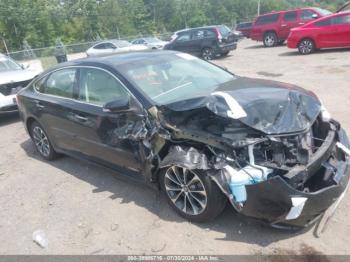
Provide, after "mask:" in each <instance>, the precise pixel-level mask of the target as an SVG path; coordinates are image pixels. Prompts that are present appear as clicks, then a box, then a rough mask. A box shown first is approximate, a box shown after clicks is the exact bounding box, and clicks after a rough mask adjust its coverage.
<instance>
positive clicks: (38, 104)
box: [35, 101, 45, 109]
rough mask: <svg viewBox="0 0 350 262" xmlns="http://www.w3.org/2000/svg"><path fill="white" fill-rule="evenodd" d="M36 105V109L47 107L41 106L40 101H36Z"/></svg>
mask: <svg viewBox="0 0 350 262" xmlns="http://www.w3.org/2000/svg"><path fill="white" fill-rule="evenodd" d="M35 105H36V107H37V108H39V109H43V108H45V106H43V105H42V104H41V102H40V101H35Z"/></svg>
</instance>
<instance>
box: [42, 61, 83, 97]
mask: <svg viewBox="0 0 350 262" xmlns="http://www.w3.org/2000/svg"><path fill="white" fill-rule="evenodd" d="M76 73H77V70H76V69H75V68H67V69H62V70H59V71H56V72H53V73H52V74H51V75H50V76H49V77H48V78H47V80H46V84H45V86H44V88H43V87H39V90H41V91H44V93H45V94H49V95H55V96H60V97H66V98H73V90H74V86H75V84H76ZM43 89H44V90H43Z"/></svg>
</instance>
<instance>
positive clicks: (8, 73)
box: [0, 54, 42, 114]
mask: <svg viewBox="0 0 350 262" xmlns="http://www.w3.org/2000/svg"><path fill="white" fill-rule="evenodd" d="M41 72H42V68H37V69H33V68H30V67H29V66H28V65H26V66H25V65H20V64H18V63H17V62H16V61H14V60H13V59H11V58H10V57H8V56H5V55H2V54H0V114H6V113H12V112H17V104H16V94H17V92H18V91H19V90H20V89H22V88H23V87H26V86H27V85H28V84H29V82H30V81H31V80H32V79H33V78H34V77H35V76H37V75H38V74H40V73H41Z"/></svg>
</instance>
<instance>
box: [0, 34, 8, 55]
mask: <svg viewBox="0 0 350 262" xmlns="http://www.w3.org/2000/svg"><path fill="white" fill-rule="evenodd" d="M0 38H1V40H2V43H3V44H4V47H5V50H6V55H9V50H8V48H7V45H6V41H5V39H4V38H3V37H1V36H0Z"/></svg>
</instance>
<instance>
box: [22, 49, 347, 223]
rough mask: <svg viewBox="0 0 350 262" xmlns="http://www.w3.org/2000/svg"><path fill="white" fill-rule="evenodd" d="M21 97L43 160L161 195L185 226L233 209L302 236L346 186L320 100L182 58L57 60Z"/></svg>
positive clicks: (334, 132)
mask: <svg viewBox="0 0 350 262" xmlns="http://www.w3.org/2000/svg"><path fill="white" fill-rule="evenodd" d="M17 100H18V106H19V109H20V115H21V117H22V119H23V121H24V125H25V127H26V129H27V130H28V133H29V135H30V137H31V138H32V140H33V141H34V143H35V146H36V148H37V150H38V152H39V153H40V155H41V156H42V157H44V158H45V159H47V160H52V159H54V158H55V157H56V156H57V154H59V153H61V154H66V155H70V156H74V157H78V158H83V159H88V160H90V161H93V162H95V163H98V164H101V165H103V166H105V167H108V168H112V169H114V170H116V171H118V173H120V174H123V175H126V176H129V177H131V178H133V179H139V180H142V181H145V182H146V183H149V184H150V185H154V186H155V187H157V188H158V187H160V188H161V189H162V191H164V193H165V195H166V197H167V199H168V202H169V203H170V205H171V206H172V207H173V208H174V209H175V210H176V211H177V212H178V213H179V214H180V215H181V216H183V217H185V218H187V219H189V220H191V221H195V222H205V221H208V220H210V219H213V218H215V217H216V216H217V215H219V214H220V213H221V211H222V210H223V208H224V207H225V205H226V203H227V200H228V201H229V202H230V204H231V205H232V206H233V208H235V209H236V210H237V211H238V212H239V213H241V214H243V215H246V216H249V217H253V218H257V219H260V220H262V221H264V222H266V223H268V224H270V225H273V226H288V227H304V226H307V225H310V224H312V223H313V222H316V221H319V220H320V218H321V217H322V216H323V215H324V214H325V213H327V212H328V211H329V210H334V209H335V207H336V206H337V205H338V203H339V202H340V200H341V199H342V197H343V196H344V194H345V192H346V189H347V187H348V185H349V168H348V165H349V149H348V148H349V141H348V138H347V136H346V134H345V132H344V130H343V129H342V128H341V126H340V124H339V123H338V122H337V121H335V120H333V119H332V118H331V117H330V115H329V113H328V112H327V110H326V109H325V108H324V107H323V105H322V103H321V102H320V100H319V99H318V98H317V97H316V96H315V94H313V93H312V92H309V91H306V90H304V89H302V88H299V87H296V86H293V85H289V84H284V83H279V82H273V81H266V80H258V79H249V78H243V77H238V76H235V75H233V74H231V73H229V72H227V71H226V70H223V69H222V68H220V67H217V66H215V65H213V64H210V63H208V62H205V61H203V60H200V59H198V58H195V57H193V56H190V55H187V54H183V53H178V52H171V51H159V52H141V53H129V54H121V55H117V56H109V57H100V58H88V59H82V60H77V61H73V62H69V63H63V64H61V65H59V66H58V67H55V68H52V69H50V70H49V71H46V72H44V73H43V74H41V75H40V76H39V77H37V78H36V79H35V80H34V81H32V83H31V84H30V85H29V86H28V87H27V88H25V89H23V90H22V91H21V92H20V93H19V94H18V97H17ZM328 213H329V212H328Z"/></svg>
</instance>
